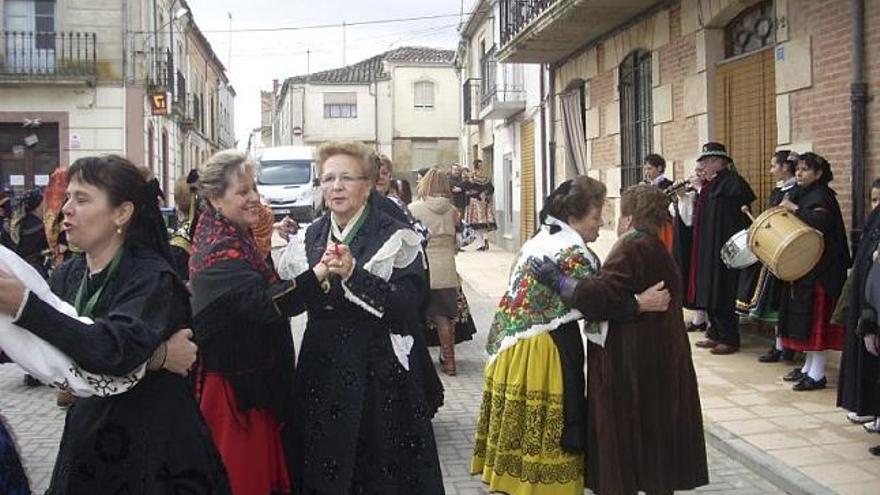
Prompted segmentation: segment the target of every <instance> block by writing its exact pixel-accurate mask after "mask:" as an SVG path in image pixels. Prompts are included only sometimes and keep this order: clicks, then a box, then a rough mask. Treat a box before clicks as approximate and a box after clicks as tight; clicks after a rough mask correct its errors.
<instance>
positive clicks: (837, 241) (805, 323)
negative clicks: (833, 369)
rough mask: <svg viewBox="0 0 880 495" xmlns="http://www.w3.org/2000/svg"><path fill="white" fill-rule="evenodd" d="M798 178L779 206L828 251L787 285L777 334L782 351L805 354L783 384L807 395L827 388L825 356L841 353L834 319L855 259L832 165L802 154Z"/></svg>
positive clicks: (839, 327)
mask: <svg viewBox="0 0 880 495" xmlns="http://www.w3.org/2000/svg"><path fill="white" fill-rule="evenodd" d="M796 177H797V183H798V188H797V190H796V191H795V192H794V193H793V194H792V197H790V198H786V199H783V200H782V201H781V202H780V203H779V206H781V207H783V208H785V209H787V210H789V211H791V212H793V213H794V214H795V215H797V217H798V218H799V219H801V220H803V221H804V222H805V223H806V224H807V225H809V226H810V227H813V228H814V229H816V230H818V231H819V232H821V233H822V235H823V236H824V238H825V250H824V251H823V252H822V257H821V258H820V259H819V263H817V264H816V266H815V267H814V268H813V269H812V270H810V272H809V273H808V274H807V275H805V276H804V277H802V278H801V279H799V280H795V281H794V282H787V283H785V286H784V287H783V295H782V300H781V301H780V305H779V334H780V335H781V336H782V346H783V347H784V348H786V349H792V350H794V351H803V352H806V354H807V358H806V361H805V363H804V366H803V367H802V368H795V369H794V370H792V371H791V372H790V373H789V374H788V375H786V376H785V378H784V379H785V380H786V381H791V382H795V385H794V388H793V390H795V391H808V390H816V389H821V388H825V386H826V384H827V380H826V378H825V361H826V352H825V351H827V350H835V351H839V350H842V349H843V337H844V328H843V326H842V325H837V324H833V323H831V314H832V312H833V311H834V306H835V302H836V300H837V298H838V297H840V293H841V290H842V289H843V283H844V281H845V280H846V270H847V268H849V266H850V264H851V258H850V255H849V247H848V245H847V241H846V230H845V228H844V223H843V216H842V215H841V213H840V205H839V204H838V203H837V193H835V192H834V190H833V189H831V187H829V186H828V184H829V183H830V182H831V181H832V180H833V179H834V175H833V174H832V172H831V165H829V164H828V161H827V160H825V159H824V158H823V157H821V156H819V155H817V154H815V153H804V154H803V155H800V157H799V159H798V164H797V169H796Z"/></svg>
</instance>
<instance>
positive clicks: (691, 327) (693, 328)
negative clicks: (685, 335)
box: [687, 321, 707, 332]
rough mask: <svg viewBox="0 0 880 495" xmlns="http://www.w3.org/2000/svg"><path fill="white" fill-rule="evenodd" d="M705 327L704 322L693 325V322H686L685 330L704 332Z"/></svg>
mask: <svg viewBox="0 0 880 495" xmlns="http://www.w3.org/2000/svg"><path fill="white" fill-rule="evenodd" d="M706 328H707V325H706V322H705V321H704V322H703V323H700V324H699V325H695V324H694V322H690V323H688V326H687V331H688V332H705V331H706Z"/></svg>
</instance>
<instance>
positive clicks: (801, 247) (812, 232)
mask: <svg viewBox="0 0 880 495" xmlns="http://www.w3.org/2000/svg"><path fill="white" fill-rule="evenodd" d="M748 237H749V248H751V250H752V252H753V253H755V256H757V257H758V259H759V260H761V262H762V263H763V264H764V265H765V266H766V267H767V269H769V270H770V271H771V272H772V273H773V275H775V276H776V277H777V278H778V279H780V280H784V281H786V282H793V281H795V280H798V279H799V278H801V277H803V276H804V275H806V274H807V273H809V272H810V270H812V269H813V267H814V266H816V263H818V262H819V258H821V257H822V251H823V250H824V249H825V239H824V238H823V237H822V233H821V232H819V231H818V230H816V229H814V228H812V227H810V226H809V225H807V224H805V223H804V222H803V221H802V220H801V219H799V218H798V217H797V216H795V214H794V213H791V212H789V211H788V210H786V209H785V208H780V207H776V208H770V209H769V210H767V211H765V212H764V213H761V216H759V217H758V218H757V219H755V221H754V222H753V223H752V225H751V226H750V227H749V233H748Z"/></svg>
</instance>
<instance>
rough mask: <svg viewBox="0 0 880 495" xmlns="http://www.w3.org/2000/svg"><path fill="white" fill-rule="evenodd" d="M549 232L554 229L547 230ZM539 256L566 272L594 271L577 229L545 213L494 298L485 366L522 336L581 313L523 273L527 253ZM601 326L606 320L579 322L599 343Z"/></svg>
mask: <svg viewBox="0 0 880 495" xmlns="http://www.w3.org/2000/svg"><path fill="white" fill-rule="evenodd" d="M553 231H555V233H551V232H553ZM544 256H548V257H550V258H552V259H553V260H554V261H556V263H557V264H558V265H559V267H560V268H562V271H563V272H564V273H565V274H566V275H568V276H571V277H576V278H587V277H592V276H594V275H596V273H598V271H599V266H600V263H599V258H598V257H597V256H596V254H595V253H593V251H592V250H590V248H588V247H587V246H586V244H584V241H583V239H582V238H581V236H580V234H578V233H577V232H576V231H575V230H574V229H572V228H571V227H570V226H569V225H568V224H566V223H565V222H562V221H560V220H558V219H556V218H553V217H548V218H547V220H546V221H545V224H544V225H543V226H541V230H540V231H539V232H538V233H537V234H535V236H534V237H532V238H531V239H529V241H528V242H526V243H525V244H524V245H523V247H522V249H520V252H519V255H518V257H517V260H516V264H515V265H514V268H513V271H512V272H511V276H510V283H509V285H508V288H507V291H506V292H505V293H504V296H502V298H501V301H500V302H499V303H498V309H496V311H495V317H494V318H493V320H492V326H491V327H490V329H489V338H488V340H487V342H486V354H487V355H488V358H489V361H488V363H487V365H488V364H489V363H491V362H492V361H494V359H495V357H497V356H498V354H500V353H501V352H502V351H504V350H505V349H507V348H508V347H511V346H513V345H514V344H516V343H517V342H518V341H520V340H522V339H527V338H529V337H532V336H535V335H538V334H541V333H544V332H549V331H551V330H555V329H556V328H558V327H559V326H560V325H564V324H565V323H568V322H571V321H576V320H579V319H581V318H583V315H582V314H581V313H580V311H577V310H576V309H572V308H569V307H568V306H566V304H565V303H564V302H563V301H562V299H561V298H560V297H559V295H558V294H557V293H556V292H555V291H554V290H553V289H551V288H550V287H547V286H545V285H544V284H542V283H540V282H538V281H537V280H536V279H535V278H534V277H532V276H531V274H530V273H529V268H528V263H527V262H528V260H529V258H543V257H544ZM607 331H608V324H607V322H586V323H585V325H584V332H585V333H586V334H587V337H588V338H589V339H590V340H592V341H595V342H596V343H598V344H600V345H602V344H604V341H605V339H604V336H605V335H606V334H607Z"/></svg>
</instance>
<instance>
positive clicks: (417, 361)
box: [294, 143, 443, 495]
mask: <svg viewBox="0 0 880 495" xmlns="http://www.w3.org/2000/svg"><path fill="white" fill-rule="evenodd" d="M316 161H317V163H318V167H319V170H320V183H321V187H322V190H323V195H324V201H325V204H326V205H327V206H328V209H329V213H328V214H326V215H324V216H323V217H321V218H320V219H318V220H316V221H315V222H314V223H312V225H311V226H310V227H309V228H308V230H307V231H306V236H305V237H306V242H305V245H306V255H307V258H308V261H309V264H310V265H312V266H315V265H317V264H320V263H324V264H326V265H327V266H328V267H329V270H330V276H329V278H328V281H327V282H326V283H325V284H324V285H323V291H322V293H321V295H320V297H319V298H317V299H316V300H315V301H311V302H307V304H308V310H309V312H308V316H309V318H308V324H307V327H306V331H305V335H304V337H303V341H302V347H301V351H300V362H299V365H298V366H297V372H296V380H295V388H294V397H295V405H296V409H295V418H296V424H295V428H294V432H295V437H294V445H295V446H296V449H295V453H294V473H295V475H296V480H295V483H296V484H297V487H298V490H299V491H300V493H303V494H347V493H382V494H385V495H394V494H401V495H403V494H411V493H421V494H440V493H443V481H442V476H441V473H440V464H439V461H438V457H437V448H436V444H435V441H434V432H433V429H432V427H431V417H432V415H433V413H434V412H435V411H436V409H437V407H438V406H439V402H438V401H441V400H442V397H441V396H431V394H428V393H426V389H425V386H424V385H425V380H426V379H429V378H430V377H429V376H428V375H427V373H426V372H425V369H426V368H425V366H426V364H427V365H428V366H430V363H425V362H423V361H424V360H425V359H429V358H428V354H427V349H426V348H425V344H424V340H423V338H422V335H421V324H422V322H421V306H422V303H423V301H424V298H425V296H426V291H427V290H428V281H427V279H426V277H425V265H424V259H423V258H422V254H421V245H422V237H421V236H419V235H418V234H416V233H415V232H414V231H413V230H412V229H410V228H409V226H408V225H407V224H405V223H403V222H400V221H398V220H395V219H394V218H393V217H392V216H391V215H389V214H387V213H385V212H384V211H383V210H382V209H381V207H379V206H378V205H376V204H375V201H374V200H373V199H370V198H371V191H373V189H374V187H375V184H376V179H377V175H378V163H377V161H376V160H375V158H374V156H373V153H372V151H371V150H370V149H369V148H367V147H366V146H364V145H362V144H359V143H327V144H325V145H323V146H322V147H321V148H320V149H319V150H318V152H317V160H316ZM377 197H379V198H380V199H381V196H378V195H377Z"/></svg>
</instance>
